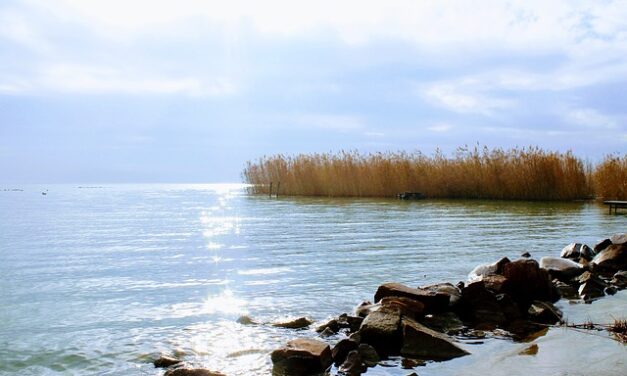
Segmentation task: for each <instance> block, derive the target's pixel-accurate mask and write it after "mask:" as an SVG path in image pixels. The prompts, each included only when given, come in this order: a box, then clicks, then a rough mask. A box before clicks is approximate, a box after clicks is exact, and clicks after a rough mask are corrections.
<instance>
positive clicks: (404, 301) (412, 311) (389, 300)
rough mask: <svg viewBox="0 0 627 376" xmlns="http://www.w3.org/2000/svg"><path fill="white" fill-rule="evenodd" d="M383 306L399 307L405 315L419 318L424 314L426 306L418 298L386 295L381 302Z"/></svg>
mask: <svg viewBox="0 0 627 376" xmlns="http://www.w3.org/2000/svg"><path fill="white" fill-rule="evenodd" d="M379 303H380V304H381V307H384V308H391V309H397V310H399V311H400V312H401V314H403V315H404V316H409V317H411V318H413V319H419V318H421V317H422V316H424V311H425V306H424V304H422V303H420V302H419V301H417V300H413V299H409V298H405V297H402V296H386V297H385V298H383V299H381V301H380V302H379Z"/></svg>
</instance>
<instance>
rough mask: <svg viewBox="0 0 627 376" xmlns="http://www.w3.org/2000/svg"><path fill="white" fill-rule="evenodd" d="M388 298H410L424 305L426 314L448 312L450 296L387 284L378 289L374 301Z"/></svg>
mask: <svg viewBox="0 0 627 376" xmlns="http://www.w3.org/2000/svg"><path fill="white" fill-rule="evenodd" d="M387 296H400V297H404V298H409V299H413V300H416V301H418V302H420V303H422V304H423V305H424V307H425V309H424V311H425V313H433V312H444V311H446V310H448V306H449V295H448V294H443V293H439V292H435V291H429V290H425V289H419V288H412V287H409V286H405V285H403V284H400V283H386V284H383V285H381V286H379V288H378V289H377V292H376V293H375V295H374V301H375V302H378V301H379V300H381V299H383V298H385V297H387Z"/></svg>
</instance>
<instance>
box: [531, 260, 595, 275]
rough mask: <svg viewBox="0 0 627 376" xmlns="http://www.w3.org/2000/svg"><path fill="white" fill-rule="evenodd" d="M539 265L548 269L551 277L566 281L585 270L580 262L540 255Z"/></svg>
mask: <svg viewBox="0 0 627 376" xmlns="http://www.w3.org/2000/svg"><path fill="white" fill-rule="evenodd" d="M540 267H541V268H543V269H546V270H548V271H549V274H550V275H551V277H553V278H557V279H559V280H561V281H567V280H569V279H571V278H573V277H576V276H578V275H580V274H582V273H583V272H585V271H586V269H585V268H584V267H583V266H581V264H579V263H576V262H575V261H573V260H571V259H567V258H558V257H542V258H541V259H540Z"/></svg>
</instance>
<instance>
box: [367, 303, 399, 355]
mask: <svg viewBox="0 0 627 376" xmlns="http://www.w3.org/2000/svg"><path fill="white" fill-rule="evenodd" d="M400 325H401V313H400V311H398V310H391V309H380V310H378V311H374V312H371V313H370V314H369V315H368V316H366V318H365V319H364V322H363V323H362V324H361V327H360V329H359V333H360V335H361V342H362V343H367V344H370V345H372V346H373V347H374V348H375V349H377V352H378V353H379V354H382V355H384V356H385V355H391V354H396V353H398V350H399V349H400V347H401V331H400Z"/></svg>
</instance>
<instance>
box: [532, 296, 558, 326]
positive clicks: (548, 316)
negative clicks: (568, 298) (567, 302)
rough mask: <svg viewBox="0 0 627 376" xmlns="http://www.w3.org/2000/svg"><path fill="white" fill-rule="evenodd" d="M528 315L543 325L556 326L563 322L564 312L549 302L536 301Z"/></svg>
mask: <svg viewBox="0 0 627 376" xmlns="http://www.w3.org/2000/svg"><path fill="white" fill-rule="evenodd" d="M527 313H528V315H529V318H530V319H531V320H533V321H535V322H539V323H542V324H555V323H558V322H560V321H561V320H562V311H560V310H559V309H558V308H557V307H555V306H554V305H553V304H551V303H549V302H540V301H535V302H533V303H531V306H530V307H529V310H528V311H527Z"/></svg>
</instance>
